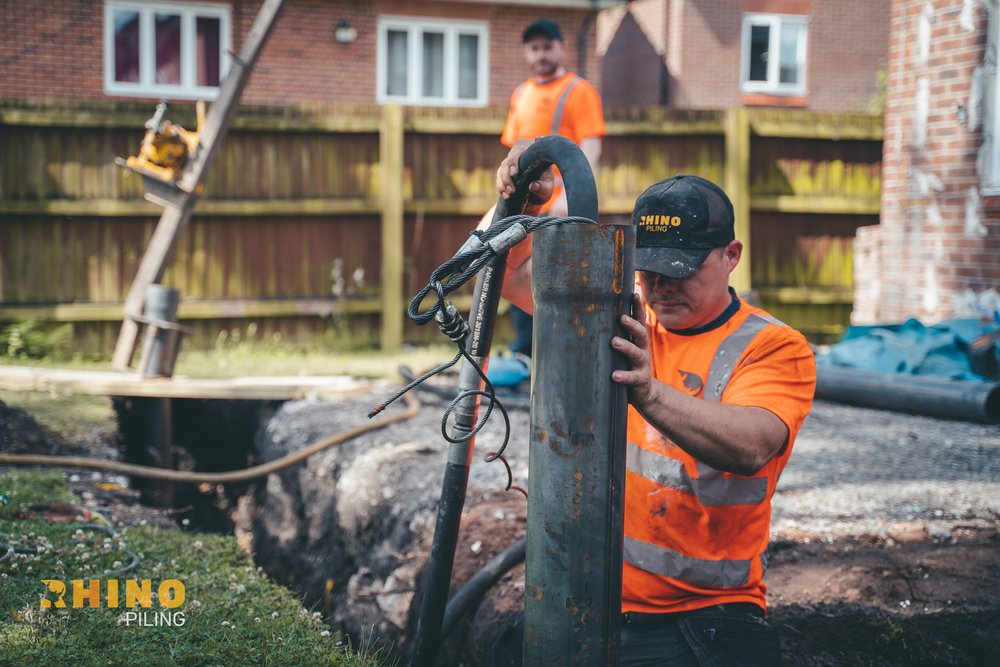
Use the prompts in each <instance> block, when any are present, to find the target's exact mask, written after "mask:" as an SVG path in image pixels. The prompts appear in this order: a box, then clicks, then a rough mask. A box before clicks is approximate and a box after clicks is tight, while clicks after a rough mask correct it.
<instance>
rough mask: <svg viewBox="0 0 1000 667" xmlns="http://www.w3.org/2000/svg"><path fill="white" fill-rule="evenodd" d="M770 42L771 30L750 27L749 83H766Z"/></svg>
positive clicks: (757, 26) (766, 27) (761, 26)
mask: <svg viewBox="0 0 1000 667" xmlns="http://www.w3.org/2000/svg"><path fill="white" fill-rule="evenodd" d="M770 41H771V28H770V27H769V26H766V25H755V26H750V80H751V81H767V49H768V45H769V43H770Z"/></svg>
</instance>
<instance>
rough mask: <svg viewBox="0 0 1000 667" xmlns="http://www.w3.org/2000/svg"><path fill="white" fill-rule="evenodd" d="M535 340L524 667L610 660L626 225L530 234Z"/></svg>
mask: <svg viewBox="0 0 1000 667" xmlns="http://www.w3.org/2000/svg"><path fill="white" fill-rule="evenodd" d="M534 237H535V239H534V252H533V264H532V272H533V280H532V294H533V297H534V303H535V320H534V323H535V326H534V341H535V345H536V346H537V349H539V350H545V351H546V353H545V354H542V355H536V356H534V357H533V359H532V372H531V374H532V381H533V383H534V384H533V386H532V395H531V445H530V458H529V461H528V470H529V471H530V475H529V479H528V555H527V565H526V567H525V585H524V588H525V613H524V632H525V635H524V664H525V666H526V667H542V666H543V665H544V666H546V667H550V666H552V665H567V666H569V665H572V666H574V667H581V666H587V665H592V666H593V667H605V666H607V665H615V664H617V663H618V648H619V627H620V621H621V595H622V593H621V587H622V579H621V578H622V534H623V530H624V507H625V505H624V503H625V496H624V486H625V439H626V430H625V422H626V418H627V416H628V399H627V395H626V390H625V387H623V386H622V385H618V384H615V383H614V382H612V381H611V373H612V371H613V370H615V369H619V368H624V367H625V360H624V358H623V357H621V355H618V354H616V353H615V352H613V350H612V349H611V338H612V336H614V335H625V333H624V331H623V330H622V328H621V324H620V318H621V315H622V313H627V312H629V308H630V304H631V299H632V291H633V283H634V278H633V275H634V269H633V266H634V264H633V256H634V247H635V230H634V228H633V227H632V225H608V226H590V225H573V226H561V227H551V228H546V229H542V230H539V231H538V232H536V233H535V235H534Z"/></svg>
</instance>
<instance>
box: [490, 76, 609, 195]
mask: <svg viewBox="0 0 1000 667" xmlns="http://www.w3.org/2000/svg"><path fill="white" fill-rule="evenodd" d="M606 133H607V130H606V128H605V125H604V111H603V109H602V106H601V96H600V95H599V94H598V92H597V90H596V89H595V88H594V86H593V85H591V84H590V83H589V82H588V81H587V80H586V79H583V78H581V77H579V76H577V75H576V74H574V73H573V72H566V73H565V74H563V75H562V76H561V77H559V78H557V79H553V80H552V81H546V82H545V83H537V82H536V81H535V80H534V79H533V78H532V79H528V80H527V81H525V82H523V83H522V84H520V85H519V86H518V87H517V88H515V89H514V92H513V93H512V94H511V96H510V109H509V110H508V112H507V120H506V122H505V123H504V128H503V134H501V135H500V143H502V144H503V145H504V146H507V147H508V148H510V147H512V146H513V145H514V144H517V143H525V144H530V143H531V142H533V141H534V140H535V139H537V138H538V137H545V136H550V135H558V136H561V137H566V138H567V139H569V140H570V141H572V142H573V143H575V144H579V143H580V142H581V141H583V140H584V139H589V138H591V137H603V136H604V135H605V134H606ZM556 172H557V173H556V188H555V191H554V192H553V193H552V197H551V199H549V201H548V202H546V203H545V204H544V205H543V206H542V207H541V209H540V212H541V213H545V212H547V211H548V210H549V209H550V208H551V207H552V205H553V204H554V203H555V201H556V199H558V198H559V194H560V192H561V190H562V185H561V183H562V181H561V179H560V178H559V174H558V170H556Z"/></svg>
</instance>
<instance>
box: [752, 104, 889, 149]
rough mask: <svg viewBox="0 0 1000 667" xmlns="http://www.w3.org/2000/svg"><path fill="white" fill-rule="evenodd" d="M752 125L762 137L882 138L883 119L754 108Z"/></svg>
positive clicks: (838, 139)
mask: <svg viewBox="0 0 1000 667" xmlns="http://www.w3.org/2000/svg"><path fill="white" fill-rule="evenodd" d="M749 121H750V127H751V130H752V131H753V133H754V134H755V135H757V136H759V137H786V138H796V139H827V140H834V141H845V140H855V141H882V135H883V127H884V124H883V120H882V117H881V116H878V115H871V114H834V113H817V112H810V111H803V110H791V109H752V110H750V112H749Z"/></svg>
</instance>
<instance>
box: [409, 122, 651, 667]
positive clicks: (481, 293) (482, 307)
mask: <svg viewBox="0 0 1000 667" xmlns="http://www.w3.org/2000/svg"><path fill="white" fill-rule="evenodd" d="M553 164H555V165H556V166H558V167H559V170H560V171H561V172H562V175H563V183H564V184H565V187H566V200H567V205H568V208H569V213H570V215H577V216H584V217H589V218H591V219H592V220H595V221H596V220H597V185H596V183H595V181H594V174H593V171H592V170H591V168H590V165H589V163H588V162H587V159H586V157H585V156H584V155H583V152H582V151H581V150H580V148H579V147H578V146H577V145H576V144H574V143H573V142H572V141H570V140H569V139H566V138H565V137H543V138H541V139H539V140H537V141H535V142H534V143H533V144H532V145H531V146H529V147H528V149H527V150H526V151H525V152H524V153H522V154H521V157H520V158H519V160H518V167H519V168H520V173H519V174H518V177H517V179H516V189H515V193H514V195H513V196H511V197H510V198H509V199H502V198H501V199H500V200H499V201H498V202H497V206H496V212H495V213H494V216H493V222H496V221H498V220H501V219H503V218H505V217H508V216H511V215H516V214H519V213H521V212H522V211H523V210H524V206H525V203H526V201H527V198H528V184H529V183H531V182H532V181H534V180H537V179H538V177H539V176H540V175H541V174H542V173H543V172H544V171H545V170H546V169H548V167H549V166H550V165H553ZM633 245H634V244H633ZM506 265H507V255H506V254H504V255H502V256H500V257H497V258H496V259H494V260H493V261H492V262H490V263H489V264H488V265H487V266H486V267H485V268H483V270H482V271H480V273H479V275H478V276H476V287H475V290H474V292H473V295H472V309H471V311H470V313H469V326H470V329H471V335H470V336H469V340H468V342H467V343H466V351H467V352H468V353H469V356H471V357H472V358H473V359H474V360H475V361H476V363H477V364H478V365H479V366H480V368H482V370H483V372H484V373H485V372H486V371H487V369H488V366H489V355H490V347H491V345H492V342H493V329H494V325H495V322H496V314H497V306H498V305H499V302H500V290H501V287H502V286H503V276H504V272H505V270H506ZM483 384H484V383H483V381H482V378H480V376H479V374H478V373H477V372H476V370H475V368H473V367H472V366H471V364H469V363H468V362H465V361H463V364H462V368H461V371H460V372H459V390H460V391H462V392H464V391H472V390H481V389H482V388H483ZM478 413H479V395H475V394H474V395H470V396H467V397H466V398H465V399H463V400H462V401H461V402H460V403H459V404H458V406H457V407H456V409H455V422H454V424H453V426H452V427H451V429H450V433H449V435H450V437H451V438H453V439H458V438H459V437H462V436H467V435H469V434H470V433H471V432H472V430H473V428H474V427H475V424H476V420H477V417H478ZM475 444H476V439H475V437H474V436H473V437H470V438H469V439H468V440H465V441H462V442H457V443H453V444H452V445H451V446H450V447H449V450H448V463H447V465H446V467H445V472H444V478H443V480H442V482H441V499H440V501H439V502H438V508H437V517H436V522H435V526H434V540H433V542H432V543H431V553H430V556H429V558H428V563H427V570H426V571H425V574H424V580H423V586H422V587H421V591H420V594H421V596H422V597H421V602H420V616H419V619H418V622H417V630H416V634H415V636H414V643H413V654H412V657H411V661H410V664H411V665H412V666H413V667H431V666H432V665H434V664H435V663H436V661H437V653H438V649H439V648H440V643H441V630H442V625H443V623H444V615H445V609H446V606H447V602H448V590H449V588H450V586H451V574H452V569H453V566H454V561H455V549H456V546H457V544H458V533H459V528H460V526H461V520H462V508H463V506H464V505H465V496H466V491H467V489H468V483H469V467H470V465H471V463H472V453H473V451H474V449H475Z"/></svg>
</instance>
